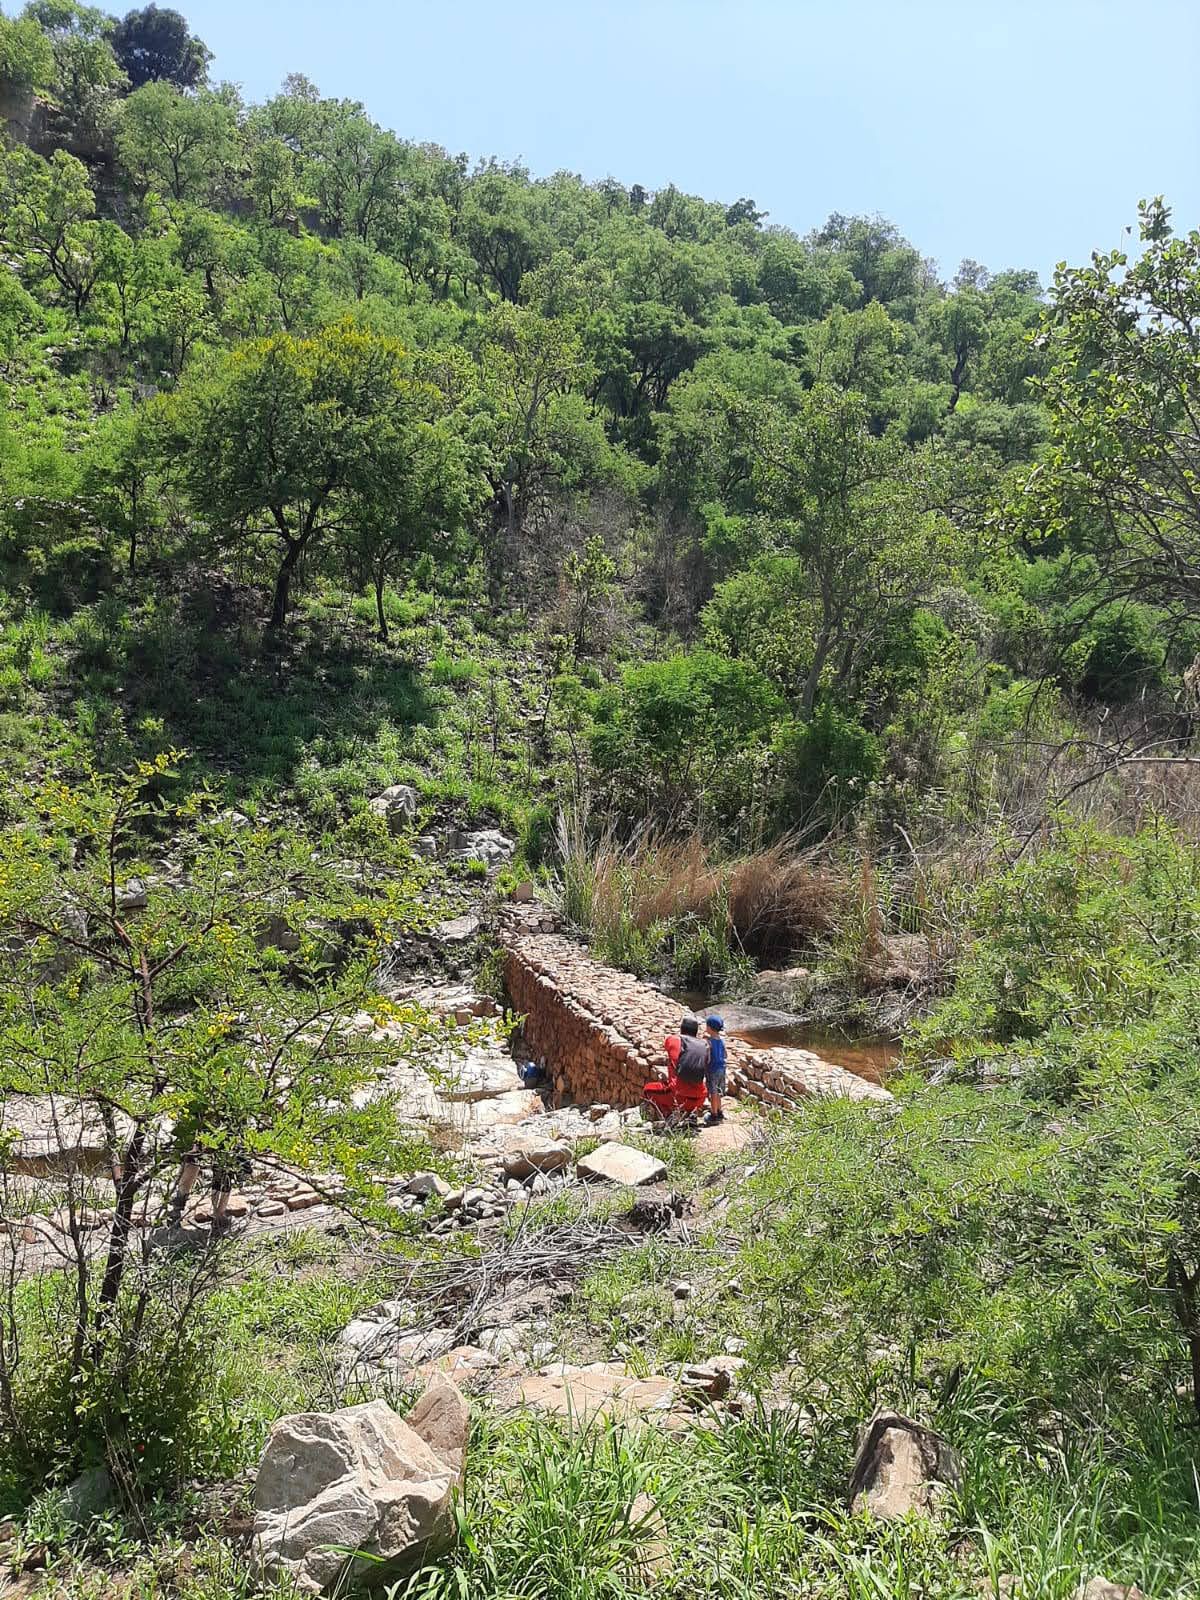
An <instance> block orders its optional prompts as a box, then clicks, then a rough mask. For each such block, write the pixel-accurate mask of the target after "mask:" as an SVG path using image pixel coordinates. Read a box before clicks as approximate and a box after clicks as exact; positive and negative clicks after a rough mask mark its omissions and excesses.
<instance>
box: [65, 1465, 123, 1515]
mask: <svg viewBox="0 0 1200 1600" xmlns="http://www.w3.org/2000/svg"><path fill="white" fill-rule="evenodd" d="M116 1498H117V1489H116V1485H115V1484H114V1483H113V1481H112V1478H111V1477H110V1476H109V1473H108V1468H107V1467H88V1469H87V1471H86V1472H81V1473H80V1474H79V1476H78V1477H77V1478H76V1479H75V1480H74V1481H73V1482H71V1483H69V1484H68V1485H67V1487H66V1488H65V1489H64V1490H63V1497H62V1514H63V1520H64V1521H65V1522H67V1523H69V1524H70V1525H71V1527H73V1528H85V1527H86V1526H87V1525H88V1523H89V1522H91V1521H93V1520H94V1519H95V1518H96V1517H99V1516H102V1515H103V1514H104V1512H106V1511H107V1510H108V1509H109V1508H110V1507H111V1506H112V1505H113V1503H114V1502H115V1500H116Z"/></svg>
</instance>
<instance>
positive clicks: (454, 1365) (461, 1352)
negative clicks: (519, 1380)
mask: <svg viewBox="0 0 1200 1600" xmlns="http://www.w3.org/2000/svg"><path fill="white" fill-rule="evenodd" d="M499 1365H500V1358H499V1357H498V1356H496V1355H494V1354H493V1353H492V1351H490V1350H482V1349H480V1347H479V1346H478V1345H476V1344H460V1345H456V1346H455V1347H454V1349H453V1350H448V1351H447V1352H446V1354H445V1355H444V1356H438V1357H437V1358H436V1359H435V1360H433V1361H424V1362H422V1363H421V1365H420V1366H419V1367H416V1368H415V1369H414V1371H413V1376H414V1377H416V1378H423V1379H429V1378H432V1377H433V1375H434V1373H436V1372H441V1373H444V1374H445V1376H446V1377H448V1378H453V1379H454V1381H455V1382H456V1383H469V1382H477V1381H478V1380H479V1379H480V1378H481V1377H483V1376H484V1375H485V1374H486V1373H489V1372H494V1371H495V1370H496V1368H497V1367H498V1366H499Z"/></svg>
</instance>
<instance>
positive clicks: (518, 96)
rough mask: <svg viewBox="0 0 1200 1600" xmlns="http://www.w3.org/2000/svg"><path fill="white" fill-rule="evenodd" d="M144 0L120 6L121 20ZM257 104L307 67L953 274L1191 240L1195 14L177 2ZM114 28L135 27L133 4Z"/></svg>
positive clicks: (576, 3)
mask: <svg viewBox="0 0 1200 1600" xmlns="http://www.w3.org/2000/svg"><path fill="white" fill-rule="evenodd" d="M131 3H132V0H131ZM171 3H173V4H174V5H176V6H177V8H178V9H180V10H182V11H183V12H184V13H185V15H186V16H187V17H188V19H189V21H190V22H191V24H192V27H193V29H194V30H195V31H196V32H197V33H199V34H200V36H201V37H202V38H203V39H204V40H205V42H206V43H207V44H208V46H209V48H210V49H211V50H213V51H214V53H215V56H216V59H215V61H214V63H213V67H212V75H213V78H214V80H216V79H221V78H226V79H230V80H232V81H233V82H235V83H239V84H240V85H241V86H242V89H243V91H244V93H245V95H246V96H247V98H248V99H251V100H259V99H263V98H265V97H267V96H268V95H270V94H272V93H274V92H275V91H276V90H277V89H278V87H279V85H280V83H281V82H282V80H283V78H284V76H285V75H286V74H287V73H289V72H302V73H304V74H305V75H306V76H307V77H309V78H311V79H312V81H313V82H314V83H316V84H317V86H318V87H319V89H320V90H321V92H322V94H325V95H331V96H338V97H346V98H350V99H355V100H361V101H362V102H363V103H364V105H365V106H366V109H367V111H368V112H369V113H370V115H371V116H372V117H373V118H374V119H375V120H376V121H377V122H379V123H381V124H382V125H383V126H384V127H389V128H392V129H393V130H394V131H395V132H396V133H398V134H399V135H401V136H402V137H404V138H409V139H416V140H421V141H426V140H428V141H432V142H434V143H436V144H440V145H443V146H445V147H446V148H447V149H448V150H450V151H451V152H454V153H457V152H459V151H465V152H466V153H467V154H468V155H469V156H470V157H472V158H476V157H480V156H489V155H495V156H498V157H500V158H501V159H504V160H520V161H522V162H524V164H525V165H526V166H528V167H529V168H530V170H531V171H532V172H533V173H534V174H535V175H545V174H548V173H551V172H555V171H559V170H564V169H565V170H568V171H572V172H579V173H581V174H582V175H583V177H584V178H586V179H589V180H593V179H600V178H604V177H609V176H612V177H615V178H618V179H620V180H621V181H622V182H623V183H625V184H632V183H640V184H642V185H643V187H644V188H646V189H650V190H653V189H655V188H659V187H662V186H665V185H666V184H668V183H674V184H676V185H677V187H679V188H680V189H683V190H686V191H687V192H689V193H692V194H700V195H702V196H704V198H705V199H709V200H721V201H726V202H731V201H733V200H736V199H738V198H740V197H742V196H749V197H751V198H753V199H754V200H755V201H756V202H757V204H758V206H759V208H760V209H762V210H765V211H767V212H768V213H769V217H768V220H769V221H770V222H774V223H780V224H783V225H785V226H787V227H790V228H794V229H795V230H796V231H797V232H799V233H805V232H807V231H808V230H809V229H810V228H813V227H817V226H819V225H820V224H821V223H822V222H823V221H824V219H825V218H826V216H828V215H829V213H830V212H832V211H841V212H844V213H847V214H858V213H863V214H874V213H876V212H878V213H880V214H881V215H883V216H885V217H887V218H888V219H889V220H890V221H892V222H894V223H896V225H897V226H898V227H899V228H900V229H901V231H902V232H903V233H904V234H906V235H907V237H908V238H909V239H910V240H911V241H912V242H913V244H915V245H916V246H917V247H918V249H919V250H920V251H921V252H922V254H924V255H927V256H932V257H933V258H934V259H935V261H937V263H938V265H939V268H940V270H941V273H942V276H943V277H947V278H948V277H950V276H952V275H953V273H954V271H955V270H956V268H957V266H958V263H959V262H960V261H961V260H962V259H963V258H964V257H970V258H972V259H974V260H976V261H980V262H982V263H983V264H984V265H985V266H987V267H989V268H991V269H992V270H994V271H995V270H1000V269H1002V268H1005V267H1032V268H1035V269H1036V270H1037V271H1038V273H1039V274H1040V276H1041V277H1042V280H1043V282H1047V281H1049V278H1050V276H1051V273H1052V271H1053V268H1054V265H1055V263H1056V262H1058V261H1061V260H1066V261H1068V262H1071V263H1078V262H1082V261H1086V260H1087V258H1088V256H1089V255H1090V253H1091V251H1092V250H1093V249H1109V248H1112V247H1114V246H1117V245H1120V244H1122V243H1123V242H1124V241H1125V240H1126V235H1125V233H1124V229H1125V228H1126V226H1127V225H1129V224H1131V223H1133V222H1135V220H1136V214H1137V202H1138V200H1139V199H1141V198H1143V197H1148V196H1152V195H1155V194H1163V195H1165V197H1166V199H1167V201H1168V203H1169V204H1170V205H1171V206H1172V207H1173V209H1174V213H1175V219H1176V224H1177V226H1182V227H1188V228H1191V227H1196V226H1200V0H1137V4H1135V5H1130V4H1129V3H1128V0H1041V3H1040V4H1038V3H1034V0H742V3H740V4H739V3H736V0H641V3H640V4H639V3H636V0H610V3H607V4H605V3H601V0H507V3H500V0H171ZM122 9H123V8H122Z"/></svg>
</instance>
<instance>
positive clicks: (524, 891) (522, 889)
mask: <svg viewBox="0 0 1200 1600" xmlns="http://www.w3.org/2000/svg"><path fill="white" fill-rule="evenodd" d="M533 895H534V889H533V885H532V884H531V883H530V882H529V880H528V879H526V880H525V882H524V883H519V884H518V885H517V887H516V888H515V889H514V890H513V892H512V894H511V895H510V896H509V898H510V899H512V900H515V901H516V902H517V904H518V905H528V904H529V902H530V901H531V900H532V899H533Z"/></svg>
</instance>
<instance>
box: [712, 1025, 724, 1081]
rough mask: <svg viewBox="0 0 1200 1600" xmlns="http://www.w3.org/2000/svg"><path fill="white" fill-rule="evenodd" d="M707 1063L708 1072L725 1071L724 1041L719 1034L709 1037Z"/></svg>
mask: <svg viewBox="0 0 1200 1600" xmlns="http://www.w3.org/2000/svg"><path fill="white" fill-rule="evenodd" d="M708 1062H709V1071H710V1072H724V1071H725V1041H724V1039H723V1038H722V1037H721V1035H720V1034H719V1033H716V1034H710V1035H709V1040H708Z"/></svg>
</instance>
